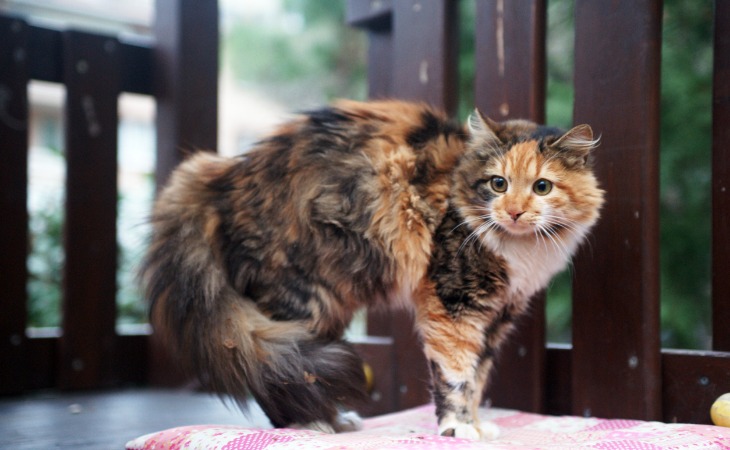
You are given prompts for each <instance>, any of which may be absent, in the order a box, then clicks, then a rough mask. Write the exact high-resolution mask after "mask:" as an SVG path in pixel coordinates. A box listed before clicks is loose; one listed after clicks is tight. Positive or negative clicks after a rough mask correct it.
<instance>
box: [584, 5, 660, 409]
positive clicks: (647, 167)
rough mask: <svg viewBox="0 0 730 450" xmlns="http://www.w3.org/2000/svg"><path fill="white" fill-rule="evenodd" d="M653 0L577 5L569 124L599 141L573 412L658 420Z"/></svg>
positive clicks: (656, 19)
mask: <svg viewBox="0 0 730 450" xmlns="http://www.w3.org/2000/svg"><path fill="white" fill-rule="evenodd" d="M661 18H662V9H661V1H659V0H641V1H633V2H614V1H610V0H578V1H577V2H576V30H575V67H576V71H575V114H574V117H575V122H576V123H588V124H590V125H591V126H592V127H593V129H594V132H595V133H596V135H600V136H601V146H600V147H599V148H598V150H597V151H596V159H597V163H596V167H595V170H596V174H597V177H598V179H599V182H600V184H601V186H602V187H603V188H604V189H605V190H606V191H607V196H606V205H605V207H604V209H603V212H602V218H601V220H600V221H599V223H598V225H597V226H596V228H595V229H594V231H593V238H592V239H590V244H589V245H584V246H583V249H582V252H581V253H580V255H579V257H578V258H577V260H576V263H575V281H574V288H573V355H572V383H573V389H572V399H573V413H575V414H578V415H598V416H603V417H624V418H635V419H659V418H660V417H661V376H660V370H661V360H660V354H659V205H658V198H659V189H658V187H659V181H658V159H659V158H658V155H659V86H660V84H659V59H660V47H661Z"/></svg>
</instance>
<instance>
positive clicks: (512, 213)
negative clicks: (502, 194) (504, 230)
mask: <svg viewBox="0 0 730 450" xmlns="http://www.w3.org/2000/svg"><path fill="white" fill-rule="evenodd" d="M524 213H525V212H524V211H519V212H518V211H517V210H514V211H507V214H509V216H510V217H511V218H512V220H514V221H515V222H517V219H519V218H520V216H521V215H523V214H524Z"/></svg>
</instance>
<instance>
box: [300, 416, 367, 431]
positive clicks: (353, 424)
mask: <svg viewBox="0 0 730 450" xmlns="http://www.w3.org/2000/svg"><path fill="white" fill-rule="evenodd" d="M288 428H294V429H297V430H312V431H321V432H322V433H327V434H335V433H342V432H348V431H359V430H362V418H361V417H360V416H359V415H358V414H357V413H356V412H355V411H345V412H339V413H337V417H335V422H334V423H329V422H325V421H324V420H317V421H314V422H309V423H305V424H300V423H292V424H290V425H288Z"/></svg>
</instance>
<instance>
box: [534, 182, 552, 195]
mask: <svg viewBox="0 0 730 450" xmlns="http://www.w3.org/2000/svg"><path fill="white" fill-rule="evenodd" d="M532 190H533V191H535V194H537V195H547V194H548V193H549V192H550V191H552V190H553V183H552V181H550V180H546V179H544V178H541V179H539V180H537V181H535V184H533V185H532Z"/></svg>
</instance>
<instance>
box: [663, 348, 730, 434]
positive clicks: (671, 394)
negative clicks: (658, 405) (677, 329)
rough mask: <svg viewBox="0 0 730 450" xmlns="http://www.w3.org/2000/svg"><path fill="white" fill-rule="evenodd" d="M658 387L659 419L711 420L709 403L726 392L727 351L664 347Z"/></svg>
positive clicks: (729, 389)
mask: <svg viewBox="0 0 730 450" xmlns="http://www.w3.org/2000/svg"><path fill="white" fill-rule="evenodd" d="M662 391H663V392H662V401H663V417H661V419H662V420H664V421H666V422H681V423H704V424H711V423H712V422H711V420H710V407H711V406H712V403H713V402H714V401H715V400H716V399H717V397H719V396H720V395H722V394H724V393H726V392H730V353H720V352H698V351H681V350H679V351H678V350H664V351H663V352H662Z"/></svg>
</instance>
